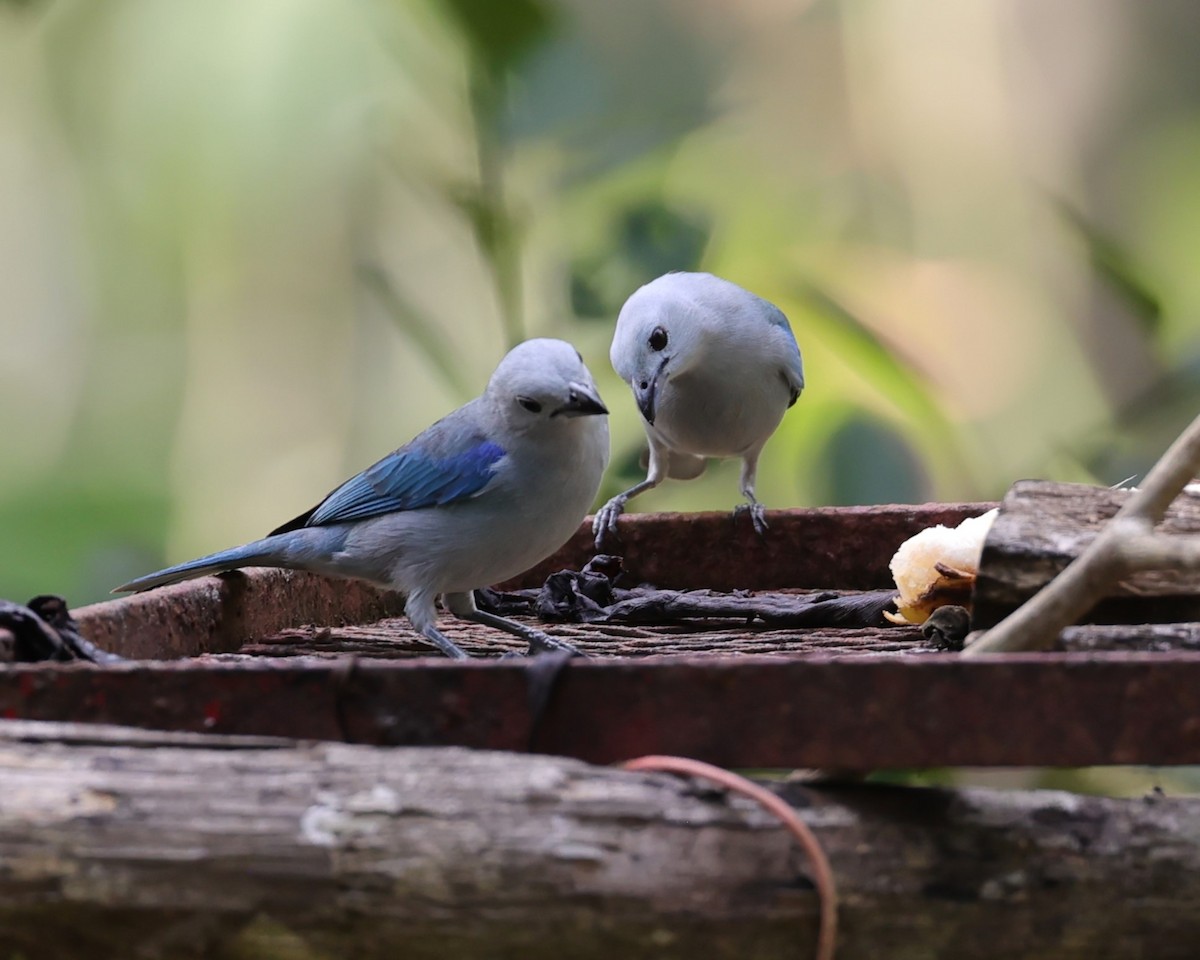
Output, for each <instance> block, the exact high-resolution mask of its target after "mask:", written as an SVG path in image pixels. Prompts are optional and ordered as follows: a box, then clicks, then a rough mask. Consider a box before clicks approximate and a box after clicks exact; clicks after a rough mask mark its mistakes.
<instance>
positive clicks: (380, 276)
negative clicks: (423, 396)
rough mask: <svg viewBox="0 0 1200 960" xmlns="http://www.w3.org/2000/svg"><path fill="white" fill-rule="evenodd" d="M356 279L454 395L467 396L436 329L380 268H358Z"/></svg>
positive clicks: (468, 389) (368, 265)
mask: <svg viewBox="0 0 1200 960" xmlns="http://www.w3.org/2000/svg"><path fill="white" fill-rule="evenodd" d="M358 276H359V278H360V279H361V280H362V282H363V284H364V285H365V286H366V287H367V289H368V290H370V291H371V292H372V293H373V294H375V296H376V297H377V298H378V300H379V302H380V303H381V304H382V305H383V307H384V309H385V310H386V311H387V312H388V315H389V316H390V317H391V318H392V320H393V321H395V323H396V326H397V327H399V328H400V330H401V331H402V332H403V333H404V334H405V335H407V336H408V338H409V339H410V340H411V341H412V342H413V343H414V344H416V346H417V348H418V349H419V350H420V351H421V352H422V353H423V354H424V355H425V358H426V359H427V360H428V361H429V362H430V363H431V364H432V365H433V366H434V367H436V368H437V371H438V373H440V374H441V375H442V378H443V379H444V380H445V381H446V383H448V384H449V385H450V387H451V388H452V389H453V390H454V392H455V393H456V394H458V395H459V396H460V397H464V398H465V397H469V396H471V395H472V392H473V391H472V389H471V387H470V385H469V384H468V383H467V382H466V380H464V379H463V377H462V374H461V373H460V372H459V370H460V368H459V366H458V364H456V363H455V362H454V357H453V355H452V354H451V352H450V347H449V345H448V344H447V343H446V342H445V340H443V339H442V336H441V333H440V332H439V331H438V329H437V325H436V324H435V323H434V322H433V321H431V320H430V319H429V318H427V317H426V316H425V315H424V314H423V313H422V312H421V310H420V309H418V308H417V307H416V306H415V305H414V304H412V303H410V302H409V301H408V300H407V299H405V298H404V296H402V295H401V293H400V291H398V290H397V289H396V287H395V286H394V285H393V284H392V281H391V279H390V278H389V277H388V275H387V274H386V273H385V272H384V270H383V269H382V268H381V267H379V266H377V265H375V264H373V263H363V264H359V267H358Z"/></svg>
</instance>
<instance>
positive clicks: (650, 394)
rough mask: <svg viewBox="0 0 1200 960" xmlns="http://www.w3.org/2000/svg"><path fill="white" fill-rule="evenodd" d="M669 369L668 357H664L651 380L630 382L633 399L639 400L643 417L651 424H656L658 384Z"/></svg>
mask: <svg viewBox="0 0 1200 960" xmlns="http://www.w3.org/2000/svg"><path fill="white" fill-rule="evenodd" d="M666 369H667V358H666V357H663V360H662V363H660V364H659V365H658V370H656V371H655V373H654V376H653V377H651V378H650V380H649V381H646V380H641V381H639V380H634V381H632V382H631V383H630V386H631V387H633V399H634V400H635V401H637V408H638V409H639V410H640V411H641V412H642V417H643V419H645V421H646V422H647V423H648V424H650V425H651V426H653V425H654V415H655V413H656V410H657V404H658V385H659V384H660V383H661V382H662V380H663V378H664V376H665V371H666Z"/></svg>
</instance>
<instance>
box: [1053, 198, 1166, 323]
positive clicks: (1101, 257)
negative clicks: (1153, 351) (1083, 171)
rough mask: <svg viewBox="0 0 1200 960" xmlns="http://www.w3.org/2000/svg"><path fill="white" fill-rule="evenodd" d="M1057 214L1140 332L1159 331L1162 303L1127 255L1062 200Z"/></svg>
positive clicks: (1079, 211) (1059, 202)
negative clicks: (1067, 226)
mask: <svg viewBox="0 0 1200 960" xmlns="http://www.w3.org/2000/svg"><path fill="white" fill-rule="evenodd" d="M1056 206H1057V207H1058V211H1059V214H1060V215H1061V216H1062V218H1063V219H1064V220H1065V221H1066V222H1067V224H1068V225H1069V226H1070V227H1071V228H1072V229H1073V230H1074V231H1075V233H1076V234H1078V236H1079V238H1080V239H1081V240H1082V241H1083V243H1084V245H1085V246H1086V247H1087V252H1088V260H1089V262H1090V263H1091V265H1092V269H1093V270H1095V271H1096V274H1097V276H1099V277H1100V279H1101V280H1103V281H1104V282H1105V283H1106V284H1108V286H1109V287H1110V288H1111V289H1112V290H1113V292H1115V293H1116V294H1117V296H1119V297H1120V298H1121V300H1122V301H1124V303H1125V305H1126V306H1127V307H1128V308H1129V311H1130V313H1131V314H1133V316H1134V318H1135V319H1136V320H1138V321H1139V322H1140V324H1141V326H1142V329H1143V330H1144V331H1145V332H1146V333H1148V334H1151V335H1154V334H1157V333H1159V332H1160V331H1161V329H1162V303H1161V302H1160V300H1159V298H1158V295H1157V294H1156V293H1154V291H1153V290H1151V289H1150V287H1149V285H1148V284H1147V283H1145V282H1144V281H1143V280H1142V278H1141V277H1139V276H1138V273H1137V270H1136V268H1135V267H1134V266H1133V263H1132V262H1131V258H1130V257H1129V254H1128V253H1126V252H1125V250H1124V249H1123V248H1122V247H1121V245H1120V244H1118V243H1117V242H1116V240H1114V239H1113V238H1112V237H1110V236H1109V235H1108V234H1106V233H1104V232H1103V231H1102V230H1101V229H1100V228H1099V227H1097V226H1096V225H1095V224H1094V223H1093V222H1092V221H1091V220H1089V219H1088V218H1087V217H1086V216H1085V215H1084V214H1083V212H1082V211H1081V210H1079V209H1077V208H1076V207H1074V206H1072V205H1071V204H1070V203H1068V202H1067V201H1065V200H1059V201H1057V202H1056Z"/></svg>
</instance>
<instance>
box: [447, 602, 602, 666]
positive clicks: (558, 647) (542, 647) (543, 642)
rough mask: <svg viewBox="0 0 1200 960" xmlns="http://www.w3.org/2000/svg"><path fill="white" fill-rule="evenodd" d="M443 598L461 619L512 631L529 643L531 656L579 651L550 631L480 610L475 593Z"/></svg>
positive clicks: (449, 608) (515, 635) (506, 631)
mask: <svg viewBox="0 0 1200 960" xmlns="http://www.w3.org/2000/svg"><path fill="white" fill-rule="evenodd" d="M443 600H444V601H445V604H446V609H447V610H449V611H450V612H451V613H452V614H454V615H455V616H456V617H458V618H459V619H460V620H469V621H470V622H472V623H482V624H483V625H484V626H485V627H493V628H494V629H496V630H503V631H504V632H505V633H511V634H512V635H513V636H514V637H520V638H521V639H522V640H524V641H525V642H526V643H528V644H529V651H528V654H529V656H533V655H534V654H535V653H546V652H548V651H552V650H553V651H561V652H564V653H575V654H578V653H579V651H578V650H576V649H575V648H574V647H573V646H571V644H569V643H566V642H565V641H563V640H557V639H555V638H554V637H552V636H550V635H549V634H548V633H542V631H541V630H535V629H534V628H533V627H527V626H525V624H523V623H517V622H516V621H515V620H509V619H506V618H505V617H498V616H496V614H494V613H487V612H486V611H483V610H480V609H479V608H478V607H476V606H475V595H474V594H473V593H448V594H446V595H445V597H443Z"/></svg>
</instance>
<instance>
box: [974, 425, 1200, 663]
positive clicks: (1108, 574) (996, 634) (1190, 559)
mask: <svg viewBox="0 0 1200 960" xmlns="http://www.w3.org/2000/svg"><path fill="white" fill-rule="evenodd" d="M1197 473H1200V417H1197V418H1196V419H1195V420H1193V421H1192V422H1191V424H1189V425H1188V427H1187V429H1186V430H1184V431H1183V433H1181V434H1180V435H1179V437H1178V438H1177V439H1176V440H1175V442H1174V443H1173V444H1171V446H1170V449H1168V450H1167V452H1166V453H1164V454H1163V455H1162V457H1161V458H1160V459H1159V461H1158V463H1156V464H1155V465H1154V467H1153V469H1151V471H1150V472H1149V473H1148V474H1147V475H1146V479H1145V481H1144V482H1143V484H1142V486H1141V487H1140V488H1139V489H1138V490H1137V491H1136V492H1134V493H1133V494H1131V495H1130V497H1129V499H1128V500H1127V501H1125V505H1124V506H1123V507H1121V509H1120V510H1119V511H1118V512H1117V515H1116V516H1115V517H1113V518H1112V520H1110V521H1109V522H1108V523H1107V524H1106V525H1105V527H1104V528H1103V529H1102V530H1101V531H1100V533H1099V534H1098V535H1097V537H1096V539H1095V540H1093V541H1092V543H1091V544H1090V545H1089V546H1088V547H1087V549H1085V550H1084V551H1083V552H1082V553H1081V554H1080V555H1079V556H1078V557H1076V558H1075V560H1073V561H1072V562H1071V564H1070V565H1069V566H1068V567H1067V568H1066V569H1065V570H1063V572H1062V573H1060V574H1059V575H1058V576H1057V577H1056V578H1055V579H1054V580H1052V581H1051V582H1050V583H1049V584H1047V585H1046V586H1045V587H1043V588H1042V590H1041V592H1039V593H1038V594H1036V595H1035V596H1033V597H1031V598H1030V599H1029V600H1028V601H1026V602H1025V603H1024V604H1022V605H1021V606H1020V607H1018V608H1017V609H1016V610H1014V611H1013V612H1012V613H1011V614H1009V615H1008V616H1007V617H1005V618H1004V619H1003V620H1002V621H1000V623H998V624H997V625H996V626H995V627H993V628H992V629H991V630H988V631H987V632H986V633H985V634H984V635H983V636H982V637H981V638H980V639H979V640H977V641H976V642H975V643H973V644H971V645H970V646H969V647H968V648H967V649H966V650H965V651H964V652H963V656H965V657H974V656H978V655H980V654H986V653H1002V652H1006V651H1016V650H1048V649H1049V648H1050V647H1051V646H1053V644H1054V642H1055V640H1056V639H1057V638H1058V635H1059V633H1061V632H1062V630H1063V628H1065V627H1068V626H1070V625H1071V624H1072V623H1074V622H1075V621H1076V620H1078V619H1079V618H1080V617H1081V616H1083V615H1084V614H1085V613H1087V612H1088V611H1089V610H1090V609H1092V607H1094V606H1095V605H1096V604H1097V603H1098V602H1099V601H1100V600H1102V599H1103V598H1104V597H1105V596H1107V594H1108V593H1109V592H1110V591H1111V590H1112V588H1113V587H1114V586H1115V585H1116V584H1117V583H1119V582H1120V581H1121V580H1123V579H1125V578H1126V577H1128V576H1129V575H1130V574H1131V573H1134V572H1136V571H1138V570H1144V569H1151V568H1163V567H1174V566H1191V565H1192V564H1194V563H1196V562H1197V557H1196V553H1197V550H1200V547H1197V546H1196V545H1195V543H1194V542H1193V541H1192V540H1191V538H1189V539H1188V540H1178V539H1177V538H1171V539H1167V538H1166V537H1165V535H1162V534H1155V533H1154V532H1153V531H1154V526H1155V524H1157V523H1158V522H1159V521H1161V520H1162V518H1163V515H1164V514H1165V513H1166V512H1167V508H1168V507H1169V506H1170V505H1171V503H1172V502H1173V501H1174V499H1175V498H1176V497H1177V496H1179V493H1180V491H1182V490H1183V488H1184V487H1185V486H1186V485H1187V483H1188V481H1190V480H1191V479H1192V477H1194V476H1195V475H1196V474H1197ZM1152 543H1153V544H1155V545H1154V546H1153V547H1152V546H1151V545H1150V544H1152ZM1158 544H1161V546H1159V545H1158Z"/></svg>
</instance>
